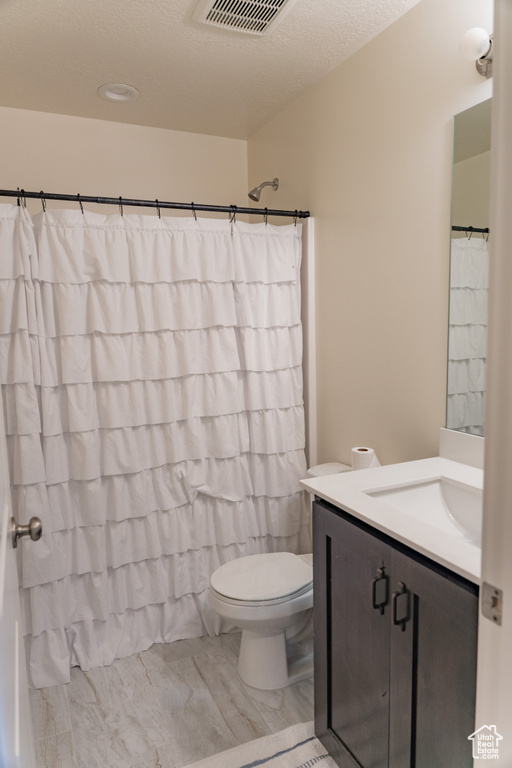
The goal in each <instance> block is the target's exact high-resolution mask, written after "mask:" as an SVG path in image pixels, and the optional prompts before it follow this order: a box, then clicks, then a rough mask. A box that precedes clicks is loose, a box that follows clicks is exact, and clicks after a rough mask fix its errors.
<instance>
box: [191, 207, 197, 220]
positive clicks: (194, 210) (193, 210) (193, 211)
mask: <svg viewBox="0 0 512 768" xmlns="http://www.w3.org/2000/svg"><path fill="white" fill-rule="evenodd" d="M190 205H191V206H192V213H193V214H194V219H195V220H196V221H197V213H196V209H195V208H194V203H190Z"/></svg>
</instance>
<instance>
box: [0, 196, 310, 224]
mask: <svg viewBox="0 0 512 768" xmlns="http://www.w3.org/2000/svg"><path fill="white" fill-rule="evenodd" d="M0 197H15V198H17V200H18V205H20V203H21V201H22V200H26V199H27V198H35V199H37V200H41V203H42V205H43V210H44V208H45V202H46V201H47V200H66V201H69V202H75V203H78V204H79V205H80V206H81V204H82V203H94V204H97V205H118V206H119V207H120V209H121V212H122V209H123V207H124V206H125V205H126V206H136V207H139V208H158V209H160V208H174V209H176V210H180V211H193V212H194V213H195V212H197V211H207V212H209V213H213V212H215V213H227V214H229V215H230V216H232V217H233V216H236V215H237V214H239V213H249V214H255V215H259V216H263V217H265V218H266V217H267V216H286V217H288V218H293V219H307V218H308V217H309V216H310V213H309V211H281V210H278V209H276V208H244V207H240V206H237V205H203V204H201V203H168V202H165V201H163V200H134V199H131V198H127V197H92V196H90V195H61V194H55V193H51V192H43V191H41V192H25V190H24V189H17V190H13V189H0Z"/></svg>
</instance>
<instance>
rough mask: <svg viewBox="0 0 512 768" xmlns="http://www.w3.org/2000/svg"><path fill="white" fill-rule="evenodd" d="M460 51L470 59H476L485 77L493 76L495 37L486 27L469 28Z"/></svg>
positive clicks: (461, 43) (461, 42)
mask: <svg viewBox="0 0 512 768" xmlns="http://www.w3.org/2000/svg"><path fill="white" fill-rule="evenodd" d="M459 53H460V54H461V56H463V57H464V58H465V59H467V60H468V61H474V62H475V64H476V68H477V71H478V72H479V73H480V74H481V75H482V76H483V77H487V78H490V77H492V54H493V39H492V35H490V34H489V33H488V32H487V31H486V30H485V29H482V27H473V28H472V29H468V31H467V32H466V34H465V35H463V37H462V40H461V41H460V45H459Z"/></svg>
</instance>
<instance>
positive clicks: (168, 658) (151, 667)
mask: <svg viewBox="0 0 512 768" xmlns="http://www.w3.org/2000/svg"><path fill="white" fill-rule="evenodd" d="M239 644H240V634H239V633H232V634H227V635H220V636H219V637H201V638H198V639H194V640H180V641H178V642H175V643H170V644H167V645H163V644H162V645H153V646H152V647H151V648H150V649H149V650H147V651H144V652H142V653H139V654H137V655H135V656H132V657H130V658H128V659H118V660H117V661H115V662H114V664H112V666H110V667H101V668H97V669H93V670H91V671H90V672H82V671H81V670H80V669H78V668H76V667H75V668H73V669H72V670H71V682H70V683H69V684H68V685H61V686H53V687H51V688H42V689H40V690H32V691H31V692H30V693H31V710H32V720H33V725H34V738H35V740H36V753H37V760H38V768H182V767H183V766H186V765H189V764H190V763H194V762H195V761H196V760H201V759H202V758H204V757H208V756H209V755H212V754H216V753H218V752H222V751H224V750H225V749H230V748H231V747H234V746H237V745H238V744H242V743H244V742H246V741H250V740H251V739H257V738H259V737H260V736H265V735H267V734H269V733H275V732H277V731H280V730H282V729H283V728H287V727H288V726H290V725H294V724H295V723H301V722H306V721H307V720H312V719H313V678H310V679H308V680H304V681H303V682H300V683H296V684H295V685H292V686H289V687H287V688H283V689H281V690H278V691H257V690H255V689H254V688H250V687H248V686H246V685H244V683H242V681H241V680H240V678H239V677H238V674H237V671H236V663H237V655H238V649H239Z"/></svg>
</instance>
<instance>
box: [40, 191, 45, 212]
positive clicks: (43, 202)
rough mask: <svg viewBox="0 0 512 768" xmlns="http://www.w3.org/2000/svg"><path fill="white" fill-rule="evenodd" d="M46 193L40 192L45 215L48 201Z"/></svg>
mask: <svg viewBox="0 0 512 768" xmlns="http://www.w3.org/2000/svg"><path fill="white" fill-rule="evenodd" d="M43 195H44V192H43V190H41V191H40V193H39V197H40V198H41V205H42V206H43V213H46V200H45V199H44V197H43Z"/></svg>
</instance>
